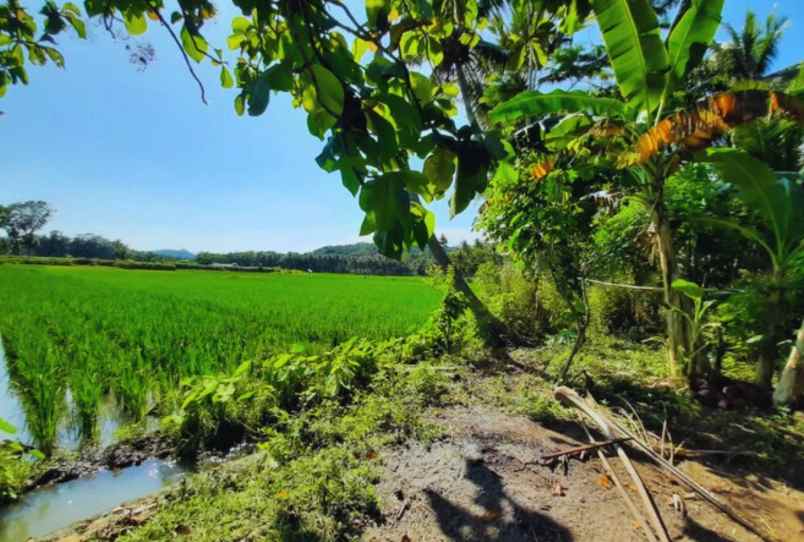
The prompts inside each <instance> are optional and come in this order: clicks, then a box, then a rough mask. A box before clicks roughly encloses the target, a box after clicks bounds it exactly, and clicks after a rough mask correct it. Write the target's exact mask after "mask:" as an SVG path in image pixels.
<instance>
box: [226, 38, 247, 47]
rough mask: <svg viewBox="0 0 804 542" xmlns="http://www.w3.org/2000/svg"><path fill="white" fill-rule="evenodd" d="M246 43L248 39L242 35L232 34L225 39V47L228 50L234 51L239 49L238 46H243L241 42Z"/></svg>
mask: <svg viewBox="0 0 804 542" xmlns="http://www.w3.org/2000/svg"><path fill="white" fill-rule="evenodd" d="M247 41H248V38H246V36H245V35H243V34H232V35H231V36H229V37H228V38H226V46H227V47H228V48H229V49H230V50H232V51H234V50H236V49H240V46H241V45H242V44H243V42H247Z"/></svg>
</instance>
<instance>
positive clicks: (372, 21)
mask: <svg viewBox="0 0 804 542" xmlns="http://www.w3.org/2000/svg"><path fill="white" fill-rule="evenodd" d="M387 11H388V0H366V18H367V19H368V24H369V25H370V26H377V23H378V21H379V19H380V15H382V14H383V13H384V12H387Z"/></svg>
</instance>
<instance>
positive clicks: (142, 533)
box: [122, 337, 449, 541]
mask: <svg viewBox="0 0 804 542" xmlns="http://www.w3.org/2000/svg"><path fill="white" fill-rule="evenodd" d="M416 340H417V339H416V337H410V338H408V339H404V340H393V341H388V342H386V343H384V344H378V343H375V344H372V345H369V344H368V343H366V342H362V341H361V342H356V343H355V344H353V345H352V347H351V348H350V349H341V351H340V353H339V354H334V353H329V354H324V355H322V356H328V355H331V356H332V357H337V356H344V355H348V356H354V355H358V354H359V355H360V356H362V357H363V358H364V360H365V363H361V366H363V367H365V368H367V371H366V373H365V375H364V376H365V380H363V381H362V383H361V384H360V385H359V386H357V385H356V386H354V387H352V388H351V390H349V389H346V388H341V390H340V392H339V396H336V397H324V396H323V395H321V394H320V393H319V391H320V390H322V389H325V388H326V385H325V384H324V383H325V382H326V379H327V375H328V374H329V370H315V369H314V370H310V369H299V370H305V371H308V373H307V375H308V376H309V377H310V378H309V379H308V378H305V380H304V382H303V383H302V385H301V388H299V389H297V398H298V399H297V401H296V402H295V403H296V404H297V407H296V408H294V409H293V410H289V411H288V410H284V409H283V408H281V407H279V406H276V407H274V408H273V409H271V412H270V419H269V421H268V423H266V424H265V425H263V426H261V427H260V428H259V430H258V431H256V432H255V433H254V435H252V436H253V437H254V438H256V440H258V441H259V451H258V452H257V454H255V455H252V456H250V457H247V458H244V459H242V460H239V461H235V462H232V463H230V464H227V465H224V466H222V467H221V468H219V469H209V470H206V471H204V472H202V473H201V474H199V475H196V476H193V477H191V478H190V479H189V480H188V481H187V482H185V483H183V484H180V485H177V486H176V487H175V488H174V489H172V490H171V491H170V493H168V495H167V497H166V500H165V504H164V505H163V506H162V507H161V508H160V511H159V512H158V513H157V514H156V516H155V517H154V518H153V519H151V520H150V521H148V522H147V523H146V524H144V525H142V526H140V527H138V528H135V529H132V530H130V531H128V532H127V533H126V534H125V536H124V537H123V538H122V540H129V541H131V540H154V539H161V538H164V537H175V535H176V533H177V532H182V531H185V532H188V533H189V534H188V535H187V536H188V537H190V538H192V540H202V541H204V540H209V541H212V540H215V541H218V540H240V539H242V538H243V537H246V536H254V537H257V538H260V539H283V540H297V539H301V540H303V539H310V538H315V539H325V540H352V539H354V538H355V537H357V536H359V534H360V531H361V529H362V526H363V525H365V524H366V523H367V522H369V521H373V520H376V519H377V513H378V509H379V503H378V500H377V495H376V494H375V491H374V484H375V483H376V481H377V479H378V473H379V470H378V459H379V457H380V454H381V453H382V451H383V450H384V449H386V448H387V447H388V446H391V445H395V444H399V443H401V442H403V441H404V440H406V439H408V438H410V437H414V438H418V439H421V440H424V441H425V442H426V441H428V440H430V439H432V438H433V437H434V436H435V433H434V430H433V429H432V428H430V427H429V426H427V425H426V424H424V423H423V422H422V420H421V413H422V412H423V409H424V408H425V407H426V406H427V405H429V404H437V402H438V401H439V398H440V397H442V396H443V395H444V393H445V391H446V389H447V382H448V380H447V378H446V374H447V371H448V370H449V369H448V367H445V366H443V365H440V364H438V363H437V362H431V361H425V362H421V363H417V364H415V365H408V364H406V363H405V362H408V361H411V360H410V359H409V358H407V357H406V354H405V352H406V351H407V350H408V349H407V347H406V345H405V343H410V342H415V341H416ZM347 351H348V352H351V354H349V353H347ZM303 357H304V355H303V354H302V353H299V354H290V358H286V359H288V360H289V361H287V362H286V363H283V364H282V368H283V370H285V369H284V368H286V367H291V366H301V365H303V364H304V363H305V362H304V361H302V358H303ZM278 359H280V357H276V358H275V359H274V362H273V363H270V362H266V363H264V364H253V365H252V366H251V368H250V370H248V371H247V370H245V369H244V370H242V371H240V372H239V374H238V375H237V376H235V375H232V376H230V377H223V380H225V379H231V378H237V379H240V380H242V383H241V384H238V385H243V386H245V387H248V386H249V384H246V382H248V381H251V382H252V384H251V385H262V384H258V383H260V382H262V383H265V382H266V381H267V380H270V379H272V378H273V379H274V380H273V381H274V382H276V375H277V373H276V368H275V366H276V360H278ZM316 359H317V360H319V361H320V360H322V359H323V357H317V358H316ZM316 363H317V362H314V364H316ZM327 366H328V367H330V369H331V364H328V365H327ZM271 367H273V368H271ZM319 367H320V365H319ZM288 370H289V371H295V370H296V369H292V370H291V369H288ZM272 375H273V376H272ZM322 385H323V388H322V387H321V386H322ZM195 389H196V390H198V389H201V388H200V387H196V388H195ZM310 390H319V391H315V392H314V393H313V394H312V395H311V394H310ZM227 395H228V394H227ZM212 396H214V392H213V393H212V394H211V395H210V396H209V397H212ZM235 397H236V394H234V395H232V398H231V399H229V400H228V401H229V402H233V401H235V402H236V401H237V399H236V398H235ZM199 407H200V403H199ZM204 408H207V409H213V408H214V407H212V405H211V404H210V403H207V404H206V406H205V407H204ZM247 410H248V408H244V409H243V415H244V416H245V415H247V413H246V411H247ZM211 504H212V505H211ZM221 525H226V529H225V531H222V530H221Z"/></svg>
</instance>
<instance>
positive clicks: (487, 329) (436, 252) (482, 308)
mask: <svg viewBox="0 0 804 542" xmlns="http://www.w3.org/2000/svg"><path fill="white" fill-rule="evenodd" d="M427 246H428V247H429V248H430V252H432V254H433V259H434V260H435V262H436V264H437V265H438V266H439V267H440V268H441V270H442V271H444V272H445V273H446V272H447V271H448V270H449V256H448V255H447V251H446V250H444V247H443V246H441V243H440V242H439V241H438V239H436V237H435V235H433V236H431V237H430V240H429V241H428V243H427ZM454 277H455V278H454V280H455V283H454V286H455V289H456V290H458V291H459V292H461V293H462V294H463V295H464V296H466V299H467V301H468V302H469V309H470V310H471V311H472V314H474V315H475V319H476V320H477V324H478V326H479V327H480V333H481V335H482V336H483V339H484V340H485V342H486V344H488V345H489V346H502V344H503V337H504V336H505V335H506V332H505V331H506V330H505V325H504V324H503V323H502V322H501V321H500V320H499V319H498V318H497V317H496V316H494V315H493V314H492V313H491V311H489V309H488V307H486V305H484V304H483V302H482V301H481V300H480V298H479V297H477V295H476V294H475V292H474V291H473V290H472V288H471V287H470V286H469V284H468V283H467V282H466V279H465V278H464V276H463V273H461V272H460V270H458V269H455V272H454Z"/></svg>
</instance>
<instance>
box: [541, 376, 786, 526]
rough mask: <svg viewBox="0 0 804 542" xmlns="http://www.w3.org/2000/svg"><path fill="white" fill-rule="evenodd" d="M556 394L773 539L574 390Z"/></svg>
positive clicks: (732, 515) (734, 517) (717, 505)
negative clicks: (595, 408)
mask: <svg viewBox="0 0 804 542" xmlns="http://www.w3.org/2000/svg"><path fill="white" fill-rule="evenodd" d="M554 394H555V396H556V398H558V399H559V400H561V399H563V400H565V401H569V402H570V403H572V404H574V405H575V406H577V407H578V408H579V409H580V410H581V411H582V412H584V414H586V415H587V416H589V417H590V418H592V419H593V420H595V423H597V424H598V425H600V424H601V423H603V424H605V425H606V426H610V427H611V428H613V429H614V430H615V431H616V432H618V433H620V434H621V435H622V436H626V437H631V438H632V442H633V443H634V444H635V445H636V446H637V447H638V448H639V449H640V450H641V451H642V452H644V453H645V454H646V455H648V457H650V458H651V459H653V460H654V461H655V462H656V463H657V464H658V465H659V466H661V467H664V468H665V469H666V470H667V471H669V472H670V474H672V475H673V476H675V477H676V478H677V479H678V480H680V481H681V482H683V483H684V484H686V485H687V486H688V487H689V488H690V489H692V490H693V491H695V492H696V493H698V494H699V495H700V496H701V497H702V498H703V499H704V500H705V501H707V502H708V503H709V504H711V505H712V506H714V507H715V508H717V509H718V510H720V511H721V512H723V513H724V514H726V515H727V516H729V517H730V518H731V519H732V520H734V521H735V522H736V523H738V524H740V525H742V526H743V527H745V528H746V529H747V530H749V531H750V532H752V533H754V534H755V535H757V536H758V537H760V538H761V539H762V540H770V539H771V537H770V536H768V535H767V534H766V533H764V532H762V531H761V530H760V529H759V528H758V527H756V526H754V525H752V524H751V523H750V522H749V521H748V520H747V519H745V518H743V517H742V516H741V515H740V514H738V513H737V512H736V511H735V510H734V509H733V508H732V507H731V506H729V505H728V504H726V503H725V502H723V501H721V500H720V499H718V498H717V497H716V496H715V495H714V494H713V493H712V492H711V491H709V490H708V489H706V488H705V487H703V486H702V485H701V484H699V483H698V482H696V481H695V480H693V479H692V478H690V477H689V476H688V475H687V474H686V473H685V472H684V471H682V470H680V469H679V468H677V467H675V466H674V465H673V464H672V463H670V462H669V461H667V460H666V459H664V458H663V457H661V456H659V454H657V453H656V452H654V451H653V449H652V448H651V447H650V446H648V445H647V444H645V443H643V442H641V441H639V440H637V439H636V438H634V435H633V434H632V433H631V432H630V431H628V430H627V429H625V428H623V427H622V426H621V425H620V424H618V423H617V422H615V421H612V420H609V419H608V418H607V417H606V416H605V415H603V414H602V413H601V412H598V411H597V410H594V409H593V408H592V407H591V406H590V405H589V404H588V403H587V402H586V401H585V400H584V399H583V398H582V397H581V396H580V395H578V394H577V393H576V392H575V391H574V390H572V389H570V388H567V387H565V386H559V387H558V388H556V389H555V391H554ZM604 434H605V435H606V438H612V436H613V434H612V433H604Z"/></svg>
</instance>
